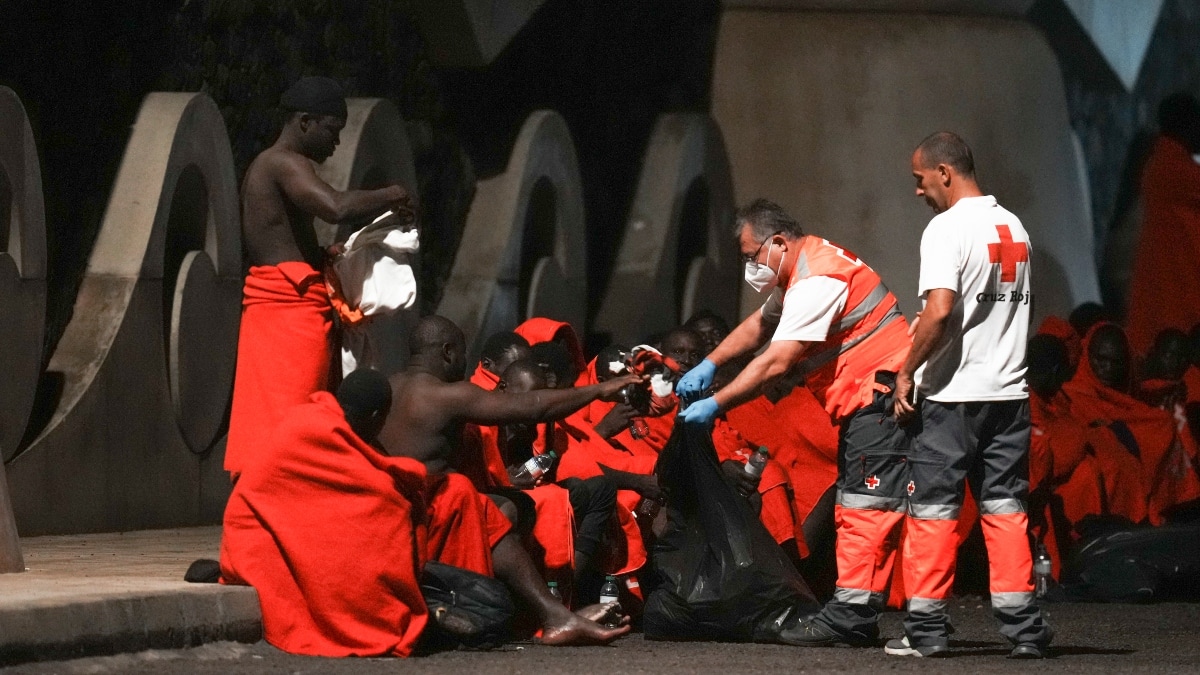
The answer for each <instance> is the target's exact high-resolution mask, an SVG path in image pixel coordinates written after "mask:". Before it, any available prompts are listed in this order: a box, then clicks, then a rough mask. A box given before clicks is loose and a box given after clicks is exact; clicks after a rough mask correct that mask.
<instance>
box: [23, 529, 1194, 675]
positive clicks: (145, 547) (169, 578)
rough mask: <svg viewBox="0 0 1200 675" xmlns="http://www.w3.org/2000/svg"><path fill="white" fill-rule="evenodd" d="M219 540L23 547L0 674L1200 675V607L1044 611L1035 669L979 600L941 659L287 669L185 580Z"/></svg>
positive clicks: (681, 646) (744, 652) (680, 658)
mask: <svg viewBox="0 0 1200 675" xmlns="http://www.w3.org/2000/svg"><path fill="white" fill-rule="evenodd" d="M219 541H220V528H216V527H208V528H190V529H183V530H160V531H152V532H133V533H127V534H107V535H82V536H71V537H40V538H35V539H25V540H23V541H22V546H23V548H24V554H25V560H26V566H27V567H28V568H29V571H27V572H25V573H22V574H14V575H0V665H2V664H13V665H10V666H9V667H7V668H0V672H3V673H28V674H48V673H62V674H64V675H74V674H83V673H91V674H98V673H200V674H209V673H211V674H214V675H216V674H224V673H393V672H395V671H396V670H397V669H403V670H404V671H405V672H411V673H444V672H471V673H547V674H551V673H592V672H605V673H665V674H674V673H726V674H728V673H772V674H773V675H777V674H778V673H784V672H797V671H798V672H812V673H826V672H829V673H835V672H840V673H845V672H870V671H887V672H897V673H906V672H932V673H941V672H945V673H1025V672H1039V673H1042V672H1048V673H1059V672H1061V673H1088V674H1092V675H1094V674H1097V673H1124V672H1135V673H1136V672H1144V673H1156V674H1157V673H1164V674H1173V673H1196V672H1200V640H1198V639H1197V637H1198V636H1200V629H1198V626H1200V604H1184V603H1161V604H1155V605H1086V604H1054V605H1048V614H1049V617H1050V621H1051V622H1052V624H1053V625H1054V627H1055V629H1056V631H1057V639H1056V640H1055V643H1056V647H1055V652H1054V658H1052V659H1050V660H1048V661H1044V662H1037V663H1032V662H1013V661H1008V660H1006V659H1005V658H1003V657H1004V655H1005V654H1007V652H1008V650H1007V647H1006V645H1005V644H1004V643H1003V642H1002V640H1001V638H1000V637H999V635H998V634H997V632H996V630H995V625H994V623H993V621H992V618H991V615H990V612H989V610H988V608H987V607H986V604H985V602H984V601H983V600H982V599H980V598H976V597H966V598H960V599H958V600H956V601H955V603H954V605H953V606H952V607H951V614H952V616H953V618H954V621H955V625H956V627H957V629H958V633H957V634H956V635H955V638H956V639H955V642H954V643H953V647H954V648H955V649H954V656H953V657H952V658H950V659H946V660H931V659H916V658H911V657H892V656H887V655H885V654H884V653H883V651H882V650H881V649H878V648H874V649H832V648H825V649H802V648H795V647H782V646H774V645H741V644H720V643H707V642H706V643H698V642H697V643H678V642H677V643H665V642H652V641H648V640H645V639H644V638H643V637H642V636H641V635H632V636H630V637H627V638H623V639H621V640H619V641H618V642H617V643H616V644H614V645H612V646H609V647H579V648H552V647H544V646H541V645H536V644H531V643H524V644H517V645H512V646H509V647H507V648H505V649H503V650H498V651H493V652H452V653H445V654H436V655H433V656H429V657H422V658H415V659H408V660H405V661H399V660H395V659H320V658H310V657H301V656H292V655H288V654H284V653H282V652H280V651H278V650H276V649H274V648H272V647H271V646H269V645H267V644H265V643H263V642H261V641H258V642H255V641H256V640H257V639H258V637H259V635H260V627H261V626H260V620H259V613H258V602H257V597H256V596H255V594H254V591H253V590H251V589H248V588H240V587H224V586H216V585H193V584H188V583H185V582H183V581H182V577H183V573H184V570H185V569H186V568H187V566H188V564H190V563H191V561H192V560H195V559H196V558H205V557H206V558H215V557H216V555H217V549H218V546H219ZM900 618H901V617H900V615H899V614H897V613H889V614H887V615H885V616H884V619H883V628H884V633H885V634H887V635H891V636H895V635H898V634H899V630H900V628H899V626H900ZM197 645H199V646H197ZM188 647H190V648H188ZM102 654H112V655H102ZM97 655H99V656H97ZM35 661H36V662H35Z"/></svg>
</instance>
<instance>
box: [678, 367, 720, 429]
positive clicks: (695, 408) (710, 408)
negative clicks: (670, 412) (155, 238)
mask: <svg viewBox="0 0 1200 675" xmlns="http://www.w3.org/2000/svg"><path fill="white" fill-rule="evenodd" d="M693 372H695V371H693ZM690 374H691V373H689V375H690ZM719 412H721V407H720V406H718V405H717V401H716V399H714V398H713V397H712V396H709V397H708V398H704V399H700V400H699V401H696V402H695V403H693V404H691V405H689V406H688V407H686V408H684V409H683V411H682V412H680V413H679V420H680V421H682V422H683V423H684V424H694V425H697V426H705V427H710V426H712V423H713V419H715V418H716V416H717V413H719Z"/></svg>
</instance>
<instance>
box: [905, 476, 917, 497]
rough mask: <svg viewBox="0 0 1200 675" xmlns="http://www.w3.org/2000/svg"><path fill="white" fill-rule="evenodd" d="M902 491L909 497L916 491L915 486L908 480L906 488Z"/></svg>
mask: <svg viewBox="0 0 1200 675" xmlns="http://www.w3.org/2000/svg"><path fill="white" fill-rule="evenodd" d="M904 489H905V490H908V496H909V497H911V496H912V493H914V492H916V491H917V484H916V483H914V482H912V481H911V480H910V481H908V487H906V488H904Z"/></svg>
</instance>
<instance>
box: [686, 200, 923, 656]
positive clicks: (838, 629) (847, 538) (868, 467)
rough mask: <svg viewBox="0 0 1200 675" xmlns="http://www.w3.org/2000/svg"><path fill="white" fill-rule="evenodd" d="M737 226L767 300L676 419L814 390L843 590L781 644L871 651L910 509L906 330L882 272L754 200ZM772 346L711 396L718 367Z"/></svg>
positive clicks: (707, 369) (697, 383) (691, 419)
mask: <svg viewBox="0 0 1200 675" xmlns="http://www.w3.org/2000/svg"><path fill="white" fill-rule="evenodd" d="M734 226H735V228H736V229H735V233H736V236H737V238H738V243H739V246H740V248H741V253H742V258H743V260H744V261H745V267H746V282H747V283H749V284H750V285H751V286H752V287H754V289H755V290H757V291H759V292H760V293H764V292H767V291H771V295H770V297H769V298H768V299H767V301H766V303H765V304H763V306H762V309H761V310H760V311H757V312H753V313H752V314H751V315H750V316H749V317H747V318H746V320H745V321H743V322H742V323H741V325H739V326H738V327H737V328H735V329H734V330H733V332H732V333H730V334H729V336H728V337H726V338H725V339H724V340H723V341H722V342H721V343H720V344H719V345H718V346H717V347H716V348H715V349H714V350H713V351H712V353H710V354H709V355H708V357H707V358H706V359H705V360H704V361H702V362H701V363H700V365H698V366H696V367H695V368H693V369H692V370H691V372H689V373H688V374H687V375H685V376H684V377H683V378H682V379H680V381H679V383H678V385H677V386H676V392H677V393H678V394H679V396H680V398H681V399H682V400H683V402H684V403H687V404H688V405H687V407H686V408H685V409H684V410H683V411H682V412H681V413H680V415H679V416H680V419H681V420H682V421H683V422H685V423H687V424H696V425H708V424H711V423H712V420H713V418H714V417H716V415H717V414H718V413H719V412H721V411H727V410H729V409H731V408H734V407H737V406H739V405H741V404H743V403H745V402H747V401H750V400H752V399H755V398H756V397H758V396H759V395H761V394H762V393H763V392H764V390H765V389H766V388H767V387H768V386H771V385H775V386H776V387H777V386H778V385H779V384H784V385H785V386H784V387H783V388H784V389H787V388H788V387H787V386H786V384H787V383H788V382H794V383H801V382H803V383H804V384H805V385H806V386H808V387H809V388H810V389H811V390H812V392H813V394H814V395H815V396H816V398H817V400H819V401H820V402H821V404H822V405H823V406H824V408H825V410H826V412H828V413H829V416H830V417H831V418H832V420H833V421H834V423H835V424H837V425H838V426H839V438H838V492H837V495H838V499H837V504H836V506H835V521H836V525H837V544H836V547H837V564H838V581H837V588H836V590H835V593H834V597H833V599H831V600H830V601H829V602H828V603H826V605H825V606H824V608H822V610H821V611H820V612H819V613H818V614H816V615H815V616H813V617H810V618H807V619H805V620H803V621H801V622H800V624H799V625H797V626H795V627H793V628H790V629H788V630H787V631H786V632H785V638H786V639H787V640H788V641H789V642H792V643H794V644H798V645H806V646H819V645H835V644H842V645H853V646H874V645H876V644H877V643H878V640H879V627H878V618H879V609H880V608H881V607H882V604H883V600H884V598H885V597H886V595H885V593H886V591H887V589H888V583H889V577H890V574H891V567H892V563H893V561H894V559H895V553H896V539H897V538H896V537H893V536H891V535H892V534H893V533H894V531H895V530H896V529H897V528H898V527H899V525H900V523H901V521H902V519H903V517H904V513H905V509H906V506H907V492H906V491H907V488H908V477H907V464H906V453H907V449H908V442H909V436H908V434H907V432H906V430H905V429H903V428H901V427H900V426H899V425H898V424H897V422H896V419H895V417H893V416H892V401H891V398H890V394H891V391H892V389H893V387H894V385H895V373H896V371H897V370H899V368H900V366H901V364H903V363H904V359H905V357H906V356H907V355H908V350H909V347H910V346H911V344H912V341H911V338H910V337H909V333H908V324H907V322H906V321H905V319H904V316H903V315H902V314H901V313H900V309H899V307H898V306H897V303H896V298H895V296H893V295H892V293H891V292H890V291H889V290H888V288H887V286H885V285H884V284H883V282H882V280H881V279H880V278H879V275H878V274H876V273H875V271H874V270H872V269H871V268H870V267H868V266H867V265H866V263H864V262H863V261H861V260H859V259H858V258H857V257H856V256H855V255H854V254H853V253H851V252H849V251H847V250H845V249H844V248H841V247H840V246H838V245H837V244H834V243H831V242H829V241H827V240H825V239H822V238H820V237H818V236H814V235H806V234H805V233H804V231H803V230H802V229H801V228H800V225H799V223H797V222H796V221H795V220H794V219H793V218H792V217H791V216H789V215H788V214H787V212H785V211H784V210H783V208H782V207H780V206H779V205H777V204H775V203H773V202H771V201H768V200H766V199H759V200H756V201H754V202H753V203H751V204H750V205H749V206H746V207H744V208H742V209H740V210H739V211H738V213H737V215H736V217H735V221H734ZM768 342H769V343H770V346H769V347H767V349H766V350H765V351H763V352H762V353H761V354H759V355H758V356H757V357H756V358H755V359H754V360H753V361H751V362H750V364H749V365H748V366H747V367H746V368H745V369H744V370H743V371H742V372H741V373H740V374H739V375H738V376H737V377H736V378H735V379H734V380H733V381H732V382H730V383H729V384H727V385H725V386H724V387H722V388H721V389H720V390H719V391H717V392H716V393H715V394H712V395H709V393H708V389H709V387H710V386H711V385H712V381H713V376H714V375H715V373H716V371H717V368H718V367H719V366H721V365H722V364H724V363H727V362H729V361H730V360H732V359H735V358H737V357H739V356H741V355H745V354H753V353H755V352H757V351H758V350H759V349H761V348H762V347H763V346H764V345H766V344H767V343H768ZM786 422H787V421H786V420H780V423H781V424H786Z"/></svg>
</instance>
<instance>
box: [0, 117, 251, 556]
mask: <svg viewBox="0 0 1200 675" xmlns="http://www.w3.org/2000/svg"><path fill="white" fill-rule="evenodd" d="M241 285H242V251H241V228H240V219H239V216H238V196H237V182H236V180H235V179H234V168H233V157H232V155H231V153H230V149H229V137H228V134H227V133H226V131H225V124H224V122H223V121H222V119H221V115H220V112H219V111H218V109H217V106H216V105H215V104H214V103H213V101H212V99H210V98H208V97H207V96H205V95H203V94H180V93H156V94H151V95H149V96H148V97H146V100H145V101H144V102H143V105H142V109H141V112H140V113H139V115H138V120H137V123H136V124H135V125H134V128H133V133H132V135H131V137H130V142H129V145H128V147H127V148H126V152H125V157H124V159H123V161H122V163H121V169H120V171H119V172H118V174H117V180H116V183H115V185H114V186H113V189H112V192H111V197H110V199H109V206H108V209H107V211H106V214H105V217H104V221H103V223H102V225H101V227H100V233H99V236H98V238H97V241H96V247H95V249H94V250H93V251H92V255H91V258H90V260H89V262H88V269H87V274H86V275H85V277H84V280H83V284H82V286H81V288H80V292H79V295H78V296H77V298H76V300H75V311H74V315H73V317H72V319H71V322H70V323H69V324H68V325H67V328H66V331H65V333H64V335H63V338H62V340H61V341H59V343H58V346H57V348H56V349H55V351H54V354H53V356H52V357H51V359H50V363H49V365H48V367H47V371H48V373H47V379H49V380H51V381H58V382H60V383H61V386H60V388H59V390H58V391H57V395H56V396H55V397H54V399H55V401H54V402H55V410H54V414H53V416H52V417H51V418H50V420H49V422H48V423H47V424H46V426H45V428H44V429H42V430H41V432H40V434H39V435H38V437H37V438H36V439H35V440H34V441H33V442H32V444H30V446H29V447H28V448H26V449H24V450H23V451H21V452H20V453H19V454H17V455H16V456H15V457H14V458H12V459H11V460H9V462H8V466H7V471H8V478H9V485H10V488H11V490H12V501H13V509H14V511H15V512H16V517H17V524H18V527H19V528H20V531H21V533H22V535H26V536H29V535H36V534H52V533H72V532H89V531H91V532H95V531H108V530H127V529H137V528H147V527H162V526H177V525H188V524H198V523H201V522H213V521H214V520H216V519H218V518H219V517H220V514H221V512H222V511H223V509H224V503H225V500H226V498H227V496H228V493H229V480H228V475H227V474H225V473H224V471H222V469H221V464H222V460H223V458H224V439H223V426H224V421H225V418H226V413H227V410H228V406H229V399H230V394H231V392H232V385H233V368H234V361H235V358H236V353H237V351H236V350H237V347H236V345H237V329H238V319H239V316H240V309H241V302H240V299H241Z"/></svg>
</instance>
